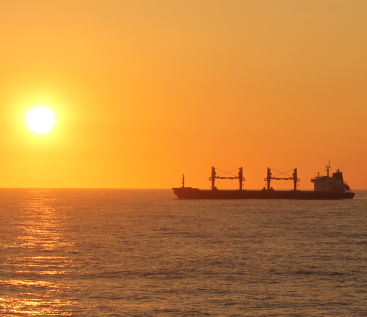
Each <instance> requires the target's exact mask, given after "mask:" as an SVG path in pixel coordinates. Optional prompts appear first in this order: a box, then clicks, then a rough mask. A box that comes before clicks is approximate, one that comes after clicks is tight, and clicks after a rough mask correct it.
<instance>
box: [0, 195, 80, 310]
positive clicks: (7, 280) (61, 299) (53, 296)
mask: <svg viewBox="0 0 367 317" xmlns="http://www.w3.org/2000/svg"><path fill="white" fill-rule="evenodd" d="M60 209H61V208H60V207H59V206H58V204H57V201H56V199H55V197H54V196H53V195H52V192H51V191H48V190H32V191H30V192H29V197H28V200H27V201H26V203H25V204H24V206H23V207H22V210H21V211H20V212H19V213H17V216H16V217H15V219H14V220H15V222H14V224H13V230H14V231H15V234H14V236H13V241H12V242H11V243H8V244H5V245H2V248H3V256H2V258H3V263H2V271H1V273H2V278H3V279H1V280H0V289H2V290H3V291H2V294H3V295H0V312H1V313H2V314H3V315H4V316H13V315H20V316H71V315H72V312H73V311H75V310H76V309H77V306H78V302H77V301H76V300H75V299H73V298H70V293H71V287H72V280H71V275H72V274H71V273H72V269H73V268H74V267H75V265H74V264H73V257H71V256H68V255H67V254H70V253H75V245H74V244H73V243H72V242H70V241H68V238H67V236H66V234H65V215H64V213H63V212H62V210H60ZM58 276H64V277H65V278H63V281H62V282H60V279H59V278H57V277H58ZM56 278H57V279H58V280H57V281H56V280H55V279H56ZM4 291H5V292H4ZM4 293H5V294H4Z"/></svg>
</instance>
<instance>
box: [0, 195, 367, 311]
mask: <svg viewBox="0 0 367 317" xmlns="http://www.w3.org/2000/svg"><path fill="white" fill-rule="evenodd" d="M356 193H357V194H356V197H355V199H353V200H343V201H287V200H273V201H271V200H269V201H263V200H247V201H244V200H242V201H179V200H176V199H175V198H174V196H173V193H172V191H171V190H111V189H109V190H97V189H90V190H87V189H70V190H69V189H60V190H56V189H52V190H27V189H1V190H0V245H1V253H0V313H1V314H2V316H366V315H367V269H366V263H367V226H366V218H367V191H356Z"/></svg>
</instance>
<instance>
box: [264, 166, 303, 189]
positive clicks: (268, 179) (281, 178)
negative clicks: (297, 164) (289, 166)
mask: <svg viewBox="0 0 367 317" xmlns="http://www.w3.org/2000/svg"><path fill="white" fill-rule="evenodd" d="M276 172H278V171H276ZM288 172H290V171H288ZM288 172H285V173H281V172H278V173H279V174H283V175H286V173H288ZM271 175H272V173H271V169H270V168H269V167H268V171H267V175H266V178H264V181H266V183H267V190H271V187H270V180H272V179H274V180H293V184H294V190H297V182H299V181H300V179H299V178H298V177H297V168H295V169H294V170H293V174H292V176H291V177H273V176H271Z"/></svg>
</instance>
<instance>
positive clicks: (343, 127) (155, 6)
mask: <svg viewBox="0 0 367 317" xmlns="http://www.w3.org/2000/svg"><path fill="white" fill-rule="evenodd" d="M0 28H1V30H2V32H1V33H0V43H1V50H0V69H1V73H0V109H1V114H2V115H1V117H0V127H1V130H0V133H1V137H0V147H1V149H2V155H1V157H0V169H1V177H0V187H133V188H136V187H142V188H149V187H151V188H169V187H171V186H179V185H180V178H181V174H182V173H185V176H186V179H187V185H188V186H195V187H202V188H209V186H210V183H209V181H208V180H207V179H208V177H209V173H210V168H211V166H212V165H214V166H216V167H218V168H220V169H223V170H233V169H235V168H238V167H240V166H243V169H244V175H245V177H246V180H247V181H246V183H245V187H246V188H260V187H262V186H263V184H264V182H263V179H264V177H265V176H266V168H267V167H268V166H269V167H271V168H273V169H276V170H279V171H286V170H290V169H292V168H294V167H297V168H298V173H299V177H300V178H301V183H300V188H311V187H312V184H311V182H310V178H311V177H313V176H315V175H316V173H317V172H318V171H320V172H323V170H324V166H325V164H327V162H328V160H329V159H331V165H332V167H333V168H334V169H335V168H340V169H342V171H343V172H344V175H345V179H346V181H347V182H348V183H349V185H350V186H351V187H352V188H354V189H355V188H367V184H366V181H365V179H364V175H366V174H367V166H366V164H364V162H365V161H366V158H367V149H366V144H367V142H366V141H367V140H366V138H367V125H366V124H365V121H366V115H367V107H366V104H367V94H366V84H367V77H366V74H367V61H366V58H365V56H367V36H366V35H367V34H366V33H367V2H366V1H356V0H354V1H353V0H352V1H346V0H345V1H341V0H339V1H336V0H328V1H326V0H317V1H316V0H315V1H312V0H301V1H291V0H288V1H285V0H279V1H273V0H268V1H246V0H232V1H224V0H223V1H222V0H200V1H196V0H195V1H194V0H185V1H170V0H166V1H161V0H156V1H148V0H146V1H141V0H137V1H118V0H115V1H112V0H108V1H98V0H95V1H90V0H74V1H71V0H70V1H69V0H67V1H47V0H44V1H39V0H34V1H20V0H11V1H10V0H2V1H1V3H0ZM40 104H41V105H48V107H49V108H50V109H51V110H52V111H53V112H54V113H55V116H56V125H55V128H54V129H53V130H52V131H50V132H49V133H47V134H44V135H36V134H34V133H32V132H31V131H30V130H29V129H28V128H27V126H26V123H25V116H26V113H27V112H28V111H29V109H31V108H32V106H36V105H40ZM221 184H223V185H221ZM218 187H219V188H221V187H232V188H235V187H237V183H234V182H232V183H230V182H228V183H227V182H224V181H223V183H218ZM274 187H275V188H291V187H292V184H291V183H290V182H289V183H287V182H278V183H275V184H274Z"/></svg>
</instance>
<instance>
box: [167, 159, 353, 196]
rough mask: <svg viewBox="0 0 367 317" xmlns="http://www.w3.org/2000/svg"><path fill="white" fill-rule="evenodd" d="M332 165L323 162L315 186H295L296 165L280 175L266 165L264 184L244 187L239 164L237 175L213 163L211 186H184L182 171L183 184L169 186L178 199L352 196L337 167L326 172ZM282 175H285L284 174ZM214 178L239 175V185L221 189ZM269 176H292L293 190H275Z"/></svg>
mask: <svg viewBox="0 0 367 317" xmlns="http://www.w3.org/2000/svg"><path fill="white" fill-rule="evenodd" d="M330 169H331V166H330V161H329V165H326V175H325V176H320V173H318V175H317V176H316V177H315V178H312V179H311V182H312V183H313V184H314V190H313V191H311V190H304V191H302V190H298V189H297V183H298V182H299V181H300V179H299V178H298V176H297V168H295V169H293V173H292V175H291V176H286V175H285V173H280V175H281V176H283V177H276V176H272V171H271V169H270V168H269V167H268V169H267V176H266V178H265V179H264V181H266V187H265V186H264V188H263V189H261V190H245V189H243V182H244V181H245V178H244V177H243V172H242V167H240V168H239V171H238V174H237V175H232V176H217V172H216V169H215V168H214V167H212V172H211V177H210V178H209V180H210V181H211V189H199V188H192V187H186V186H185V176H184V175H182V187H178V188H172V189H173V192H174V194H175V195H176V196H177V198H178V199H308V200H316V199H352V198H353V197H354V195H355V193H352V191H351V189H350V187H349V186H348V184H347V183H346V182H344V180H343V173H342V172H341V171H340V170H339V169H337V170H336V172H335V173H333V174H332V176H330V175H329V170H330ZM284 175H285V176H284ZM216 179H238V180H239V189H237V190H222V189H218V188H217V187H216V185H215V180H216ZM271 180H292V181H293V190H274V189H273V188H272V187H271Z"/></svg>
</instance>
